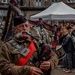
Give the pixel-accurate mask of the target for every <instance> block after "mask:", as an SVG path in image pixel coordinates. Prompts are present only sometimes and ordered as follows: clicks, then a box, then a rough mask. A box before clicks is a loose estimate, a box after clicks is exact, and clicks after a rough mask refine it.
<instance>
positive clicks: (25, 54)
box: [0, 16, 58, 75]
mask: <svg viewBox="0 0 75 75" xmlns="http://www.w3.org/2000/svg"><path fill="white" fill-rule="evenodd" d="M31 28H32V27H31V25H30V24H29V22H28V21H27V20H26V19H25V17H24V16H18V17H15V18H14V37H12V39H10V40H8V41H7V42H5V43H4V44H3V45H2V48H1V50H0V72H1V74H2V75H49V74H50V71H51V70H52V69H54V67H55V66H56V65H57V64H58V57H57V55H56V54H55V53H54V52H53V51H52V50H51V48H50V46H49V45H48V44H41V43H40V44H41V45H40V46H41V49H44V50H45V51H46V50H47V48H49V49H48V50H50V53H49V52H48V53H49V56H48V57H50V58H49V59H48V60H45V61H42V60H40V58H39V57H40V56H39V55H40V54H39V53H40V52H41V51H40V48H36V46H35V43H34V40H36V39H35V38H34V37H32V34H31ZM33 39H34V40H33ZM37 49H38V50H37ZM41 54H43V53H41ZM44 54H45V53H44ZM46 55H47V54H46Z"/></svg>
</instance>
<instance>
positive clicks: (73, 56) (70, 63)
mask: <svg viewBox="0 0 75 75" xmlns="http://www.w3.org/2000/svg"><path fill="white" fill-rule="evenodd" d="M56 27H57V28H56V31H55V40H56V42H57V43H58V44H57V45H61V46H62V47H63V49H64V51H65V57H63V58H62V60H61V61H62V66H63V67H64V68H65V69H64V70H63V71H65V72H68V73H70V72H72V71H73V69H74V68H75V64H74V63H75V23H73V24H70V23H69V22H68V23H65V24H64V23H62V25H61V24H60V26H59V25H56Z"/></svg>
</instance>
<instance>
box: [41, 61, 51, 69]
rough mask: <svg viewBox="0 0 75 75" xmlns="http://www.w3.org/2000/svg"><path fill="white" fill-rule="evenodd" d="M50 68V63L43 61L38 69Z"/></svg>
mask: <svg viewBox="0 0 75 75" xmlns="http://www.w3.org/2000/svg"><path fill="white" fill-rule="evenodd" d="M49 68H50V62H49V61H43V62H42V63H41V65H40V69H42V70H48V69H49Z"/></svg>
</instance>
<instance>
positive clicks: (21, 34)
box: [14, 21, 30, 39]
mask: <svg viewBox="0 0 75 75" xmlns="http://www.w3.org/2000/svg"><path fill="white" fill-rule="evenodd" d="M14 28H15V29H14V30H15V33H16V36H17V37H18V38H22V39H26V38H27V37H28V35H27V34H26V32H28V33H29V32H30V25H29V22H28V21H26V22H25V23H22V24H20V25H17V26H16V27H14Z"/></svg>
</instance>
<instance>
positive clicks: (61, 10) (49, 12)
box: [30, 2, 75, 20]
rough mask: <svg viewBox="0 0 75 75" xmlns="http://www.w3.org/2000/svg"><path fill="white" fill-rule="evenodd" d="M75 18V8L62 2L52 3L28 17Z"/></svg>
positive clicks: (47, 18)
mask: <svg viewBox="0 0 75 75" xmlns="http://www.w3.org/2000/svg"><path fill="white" fill-rule="evenodd" d="M39 18H43V20H75V9H73V8H71V7H69V6H68V5H66V4H65V3H63V2H58V3H53V4H52V5H51V6H50V7H48V8H47V9H45V10H44V11H42V12H40V13H38V14H36V15H33V16H31V17H30V19H31V20H38V19H39Z"/></svg>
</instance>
